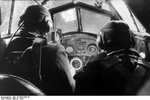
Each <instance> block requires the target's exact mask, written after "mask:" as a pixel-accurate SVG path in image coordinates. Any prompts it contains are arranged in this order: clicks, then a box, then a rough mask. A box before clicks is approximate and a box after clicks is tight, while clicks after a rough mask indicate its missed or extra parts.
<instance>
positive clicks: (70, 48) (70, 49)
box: [66, 46, 73, 54]
mask: <svg viewBox="0 0 150 100" xmlns="http://www.w3.org/2000/svg"><path fill="white" fill-rule="evenodd" d="M66 51H67V52H68V53H69V54H70V53H73V47H71V46H69V47H66Z"/></svg>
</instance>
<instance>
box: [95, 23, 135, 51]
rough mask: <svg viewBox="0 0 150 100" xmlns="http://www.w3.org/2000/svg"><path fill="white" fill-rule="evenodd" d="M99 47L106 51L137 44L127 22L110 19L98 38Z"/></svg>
mask: <svg viewBox="0 0 150 100" xmlns="http://www.w3.org/2000/svg"><path fill="white" fill-rule="evenodd" d="M97 42H98V46H99V48H101V49H103V50H105V51H113V50H119V49H129V48H131V47H134V46H135V41H134V37H133V34H132V33H131V31H130V28H129V26H128V25H127V23H125V22H123V21H110V22H108V23H107V24H105V25H104V26H103V27H102V29H101V31H100V33H99V36H98V38H97Z"/></svg>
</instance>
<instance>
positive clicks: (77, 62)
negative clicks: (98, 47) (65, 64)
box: [70, 57, 83, 70]
mask: <svg viewBox="0 0 150 100" xmlns="http://www.w3.org/2000/svg"><path fill="white" fill-rule="evenodd" d="M70 64H71V65H72V66H73V67H74V68H75V70H80V69H81V67H82V65H83V62H82V60H81V59H80V58H78V57H75V58H73V59H72V60H71V61H70Z"/></svg>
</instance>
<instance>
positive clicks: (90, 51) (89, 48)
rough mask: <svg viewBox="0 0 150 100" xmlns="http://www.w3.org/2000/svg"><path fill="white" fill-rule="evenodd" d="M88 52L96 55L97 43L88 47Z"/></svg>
mask: <svg viewBox="0 0 150 100" xmlns="http://www.w3.org/2000/svg"><path fill="white" fill-rule="evenodd" d="M88 53H89V54H90V55H95V54H96V53H97V47H96V46H95V45H90V46H89V47H88Z"/></svg>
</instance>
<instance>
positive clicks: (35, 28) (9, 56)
mask: <svg viewBox="0 0 150 100" xmlns="http://www.w3.org/2000/svg"><path fill="white" fill-rule="evenodd" d="M47 20H49V21H48V22H49V23H48V22H47ZM51 23H52V21H51V16H50V14H49V12H48V11H47V9H45V8H44V7H43V6H40V5H31V6H29V7H27V8H26V9H25V11H24V12H23V14H22V15H21V16H20V20H19V22H18V25H19V28H18V31H16V34H15V35H13V36H12V38H11V40H10V42H9V44H8V47H7V48H6V50H5V54H4V62H3V68H2V69H1V72H2V73H3V72H4V73H6V72H7V73H14V72H13V69H11V68H12V67H14V66H15V64H16V63H17V62H18V60H19V59H20V56H21V54H22V53H23V51H24V50H25V49H27V48H28V47H29V46H31V45H32V43H33V40H34V39H35V38H36V37H37V36H41V34H46V33H47V32H49V28H50V27H49V25H48V24H51ZM14 68H15V67H14Z"/></svg>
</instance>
